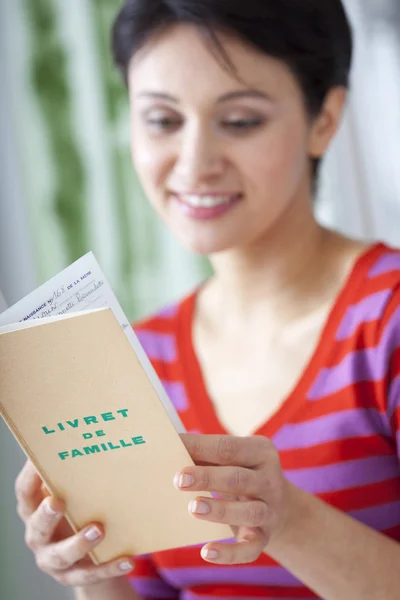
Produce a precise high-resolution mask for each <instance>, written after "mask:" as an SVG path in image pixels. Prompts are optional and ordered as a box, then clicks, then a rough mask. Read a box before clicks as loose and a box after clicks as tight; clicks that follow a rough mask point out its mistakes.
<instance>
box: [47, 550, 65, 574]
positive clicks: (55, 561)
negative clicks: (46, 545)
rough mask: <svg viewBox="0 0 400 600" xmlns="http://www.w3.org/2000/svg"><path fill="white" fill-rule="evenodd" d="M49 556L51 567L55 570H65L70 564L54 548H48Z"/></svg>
mask: <svg viewBox="0 0 400 600" xmlns="http://www.w3.org/2000/svg"><path fill="white" fill-rule="evenodd" d="M49 558H50V562H51V566H52V568H53V569H56V570H57V571H65V570H66V569H68V568H69V566H70V564H69V562H68V560H67V559H66V558H65V557H64V556H62V554H59V553H58V552H57V551H55V550H50V556H49Z"/></svg>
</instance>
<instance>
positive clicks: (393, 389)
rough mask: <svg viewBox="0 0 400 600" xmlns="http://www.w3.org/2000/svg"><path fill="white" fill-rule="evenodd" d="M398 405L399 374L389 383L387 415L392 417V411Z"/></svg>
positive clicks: (399, 402)
mask: <svg viewBox="0 0 400 600" xmlns="http://www.w3.org/2000/svg"><path fill="white" fill-rule="evenodd" d="M399 405H400V375H397V377H395V378H394V379H393V381H392V383H391V385H390V390H389V400H388V417H389V419H391V418H392V417H393V414H394V411H395V410H396V408H397V407H398V406H399Z"/></svg>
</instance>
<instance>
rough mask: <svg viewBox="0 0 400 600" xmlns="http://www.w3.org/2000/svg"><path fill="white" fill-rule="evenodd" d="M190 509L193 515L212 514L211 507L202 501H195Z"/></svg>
mask: <svg viewBox="0 0 400 600" xmlns="http://www.w3.org/2000/svg"><path fill="white" fill-rule="evenodd" d="M190 509H191V511H192V513H195V514H196V515H208V513H209V512H210V507H209V505H208V504H207V502H203V501H202V500H193V502H192V504H191V507H190Z"/></svg>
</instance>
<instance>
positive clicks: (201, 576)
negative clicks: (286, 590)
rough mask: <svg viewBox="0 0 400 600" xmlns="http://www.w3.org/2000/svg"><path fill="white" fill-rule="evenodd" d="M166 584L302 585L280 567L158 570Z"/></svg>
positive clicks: (206, 567) (213, 567) (182, 585)
mask: <svg viewBox="0 0 400 600" xmlns="http://www.w3.org/2000/svg"><path fill="white" fill-rule="evenodd" d="M160 573H161V574H162V575H163V577H165V579H166V580H167V582H168V583H170V584H171V585H173V586H176V587H182V588H185V587H193V586H196V585H205V584H207V585H208V584H213V585H214V584H220V585H224V584H225V585H229V584H235V585H269V586H271V585H281V586H282V585H283V586H287V587H296V586H299V585H300V586H302V585H303V584H302V583H301V582H300V581H299V580H298V579H296V578H295V577H293V575H291V574H290V573H288V571H285V569H283V568H282V567H256V566H253V567H247V566H246V567H242V566H239V565H238V566H233V567H222V566H221V567H219V566H204V567H180V568H171V569H162V568H161V569H160Z"/></svg>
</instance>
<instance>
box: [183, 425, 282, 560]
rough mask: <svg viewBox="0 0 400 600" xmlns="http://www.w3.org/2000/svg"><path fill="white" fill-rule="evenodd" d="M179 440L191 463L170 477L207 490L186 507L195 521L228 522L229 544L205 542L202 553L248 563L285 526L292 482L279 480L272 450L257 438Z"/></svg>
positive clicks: (185, 437) (265, 440) (186, 436)
mask: <svg viewBox="0 0 400 600" xmlns="http://www.w3.org/2000/svg"><path fill="white" fill-rule="evenodd" d="M181 439H182V441H183V443H184V444H185V446H186V448H187V450H188V452H189V454H190V456H191V457H192V459H193V461H194V462H195V463H196V466H194V467H186V468H184V469H182V471H180V472H179V473H177V474H176V476H175V480H174V482H175V486H176V487H177V488H178V489H179V490H183V491H190V492H192V491H199V492H201V491H203V492H204V491H207V492H213V493H216V494H218V496H219V497H218V498H205V497H202V496H198V497H197V498H196V499H195V500H194V501H192V502H191V503H190V505H189V510H190V512H191V514H192V515H193V516H194V517H196V518H197V519H202V520H206V521H214V522H218V523H225V524H227V525H230V526H232V528H233V531H234V532H235V535H236V540H237V542H236V543H235V544H224V543H215V542H213V543H210V544H207V545H206V546H204V547H203V549H202V552H201V554H202V557H203V558H204V559H205V560H207V561H209V562H212V563H218V564H239V563H249V562H254V561H255V560H257V558H258V557H259V556H260V554H261V553H262V551H263V550H264V549H265V548H266V546H267V544H268V542H269V541H270V540H271V539H272V538H273V537H274V536H277V535H279V532H280V531H281V530H282V529H283V528H284V527H285V525H286V522H287V519H288V514H289V512H291V510H290V504H291V502H290V500H291V493H292V486H291V485H290V484H289V482H288V481H287V480H286V479H285V477H284V475H283V473H282V469H281V466H280V461H279V456H278V452H277V451H276V449H275V447H274V445H273V444H272V442H271V441H270V440H269V439H268V438H266V437H261V436H253V437H247V438H244V437H234V436H230V435H226V436H224V435H191V434H183V435H181Z"/></svg>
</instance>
